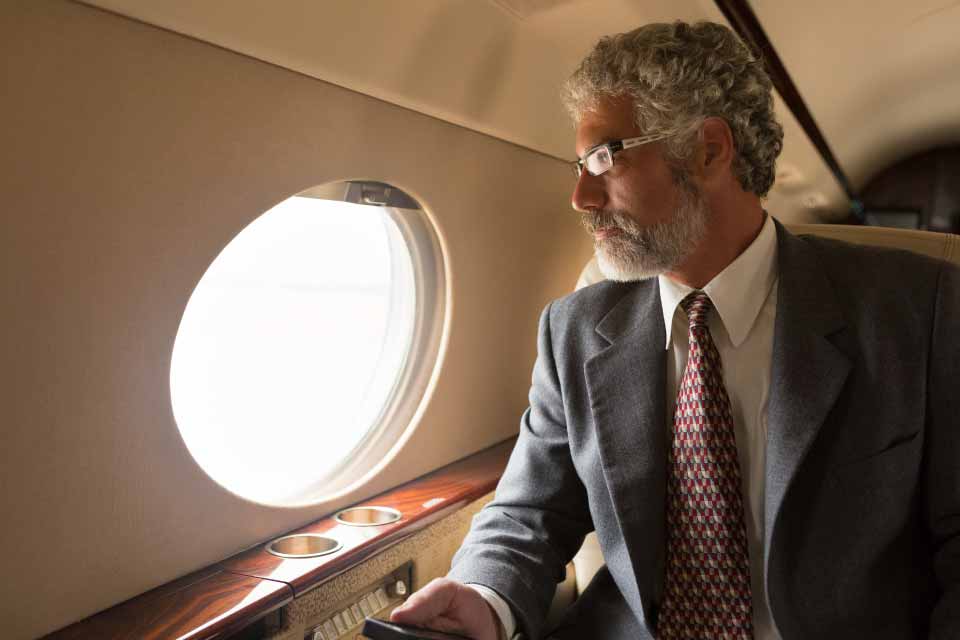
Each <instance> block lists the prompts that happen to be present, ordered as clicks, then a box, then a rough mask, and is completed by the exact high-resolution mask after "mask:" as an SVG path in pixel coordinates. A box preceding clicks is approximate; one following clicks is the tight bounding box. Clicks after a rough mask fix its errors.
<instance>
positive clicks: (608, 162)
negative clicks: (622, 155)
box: [570, 133, 668, 178]
mask: <svg viewBox="0 0 960 640" xmlns="http://www.w3.org/2000/svg"><path fill="white" fill-rule="evenodd" d="M666 137H668V134H663V133H660V134H654V135H649V136H640V137H639V138H624V139H623V140H611V141H610V142H604V143H603V144H598V145H597V146H595V147H592V148H590V149H589V150H588V151H587V152H586V153H585V154H583V157H582V158H580V159H579V160H575V161H573V162H571V163H570V165H571V168H572V169H573V173H574V174H575V175H576V176H577V177H578V178H579V177H580V176H581V174H583V171H584V169H586V171H587V173H589V174H590V175H592V176H598V175H600V174H601V173H604V172H606V171H609V170H610V168H611V167H612V166H613V154H615V153H617V152H618V151H623V150H624V149H629V148H631V147H638V146H640V145H641V144H648V143H650V142H656V141H657V140H663V139H664V138H666Z"/></svg>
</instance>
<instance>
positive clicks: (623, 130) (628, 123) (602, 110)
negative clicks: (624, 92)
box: [575, 96, 638, 156]
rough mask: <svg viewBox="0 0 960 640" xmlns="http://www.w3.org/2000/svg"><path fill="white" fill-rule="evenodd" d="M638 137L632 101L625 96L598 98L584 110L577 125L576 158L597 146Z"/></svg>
mask: <svg viewBox="0 0 960 640" xmlns="http://www.w3.org/2000/svg"><path fill="white" fill-rule="evenodd" d="M634 135H638V128H637V125H636V122H635V120H634V105H633V99H632V98H630V97H626V96H617V97H604V98H600V99H599V100H598V101H597V103H596V104H595V105H593V106H592V107H591V108H590V109H586V110H584V112H583V115H582V116H581V117H580V121H579V122H578V123H577V134H576V141H575V142H576V153H577V155H578V156H580V155H582V154H583V152H585V151H586V150H588V149H590V148H591V147H594V146H596V145H598V144H602V143H604V142H608V141H609V140H618V139H621V138H629V137H631V136H634Z"/></svg>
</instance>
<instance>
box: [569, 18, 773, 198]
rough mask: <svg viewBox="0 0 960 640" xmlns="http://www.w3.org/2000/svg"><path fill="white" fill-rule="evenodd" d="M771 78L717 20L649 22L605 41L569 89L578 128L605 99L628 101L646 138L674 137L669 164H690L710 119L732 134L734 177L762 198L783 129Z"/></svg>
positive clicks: (669, 144) (668, 153) (668, 152)
mask: <svg viewBox="0 0 960 640" xmlns="http://www.w3.org/2000/svg"><path fill="white" fill-rule="evenodd" d="M771 88H772V84H771V82H770V77H769V76H768V75H767V73H766V71H764V69H763V65H762V64H761V62H760V61H759V60H757V58H756V57H755V56H754V55H753V54H752V53H751V52H750V50H749V49H748V48H747V46H746V45H745V44H744V43H743V42H742V41H741V40H740V39H739V38H738V37H737V36H736V35H735V34H734V33H733V32H732V31H731V30H730V29H728V28H727V27H725V26H723V25H720V24H714V23H711V22H698V23H696V24H693V25H690V24H687V23H685V22H680V21H677V22H674V23H673V24H648V25H645V26H643V27H640V28H639V29H635V30H633V31H630V32H628V33H620V34H617V35H612V36H606V37H604V38H601V39H600V41H599V42H598V43H597V45H596V46H595V47H594V48H593V51H591V52H590V54H589V55H588V56H587V57H586V58H585V59H584V60H583V62H581V63H580V66H579V67H578V68H577V70H576V71H575V72H574V73H573V75H572V76H571V77H570V79H569V80H568V81H567V82H566V84H565V85H564V90H563V99H564V106H565V107H566V108H567V111H568V112H569V113H570V116H571V117H572V118H573V120H574V122H579V121H580V118H581V117H582V116H583V113H584V112H585V111H589V110H591V109H593V108H596V106H597V103H598V102H599V100H600V99H602V98H605V97H619V96H630V97H632V98H633V101H634V105H635V113H636V116H635V119H636V123H637V126H638V127H640V129H641V130H642V131H643V132H644V134H645V135H646V134H664V135H668V136H670V137H668V138H667V139H666V141H665V146H666V156H667V159H668V160H670V161H672V162H673V163H674V164H675V165H677V166H682V165H684V164H686V162H687V161H689V159H690V157H691V156H692V154H693V151H694V149H695V146H694V144H693V142H694V139H695V138H697V136H698V135H699V134H700V125H701V124H702V123H703V121H704V119H705V118H708V117H711V116H718V117H721V118H723V119H724V120H726V121H727V123H728V124H729V125H730V129H731V131H732V132H733V141H734V144H735V146H736V155H735V157H734V160H733V173H734V175H735V176H736V177H737V180H738V181H739V182H740V185H741V186H742V187H743V189H744V190H745V191H751V192H753V193H755V194H757V195H758V196H760V197H763V196H765V195H766V194H767V192H768V191H769V190H770V187H771V186H773V180H774V173H775V166H776V160H777V156H778V155H780V150H781V149H782V148H783V128H782V127H781V126H780V123H778V122H777V120H776V117H775V116H774V113H773V96H772V95H771Z"/></svg>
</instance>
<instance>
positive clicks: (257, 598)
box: [45, 438, 516, 640]
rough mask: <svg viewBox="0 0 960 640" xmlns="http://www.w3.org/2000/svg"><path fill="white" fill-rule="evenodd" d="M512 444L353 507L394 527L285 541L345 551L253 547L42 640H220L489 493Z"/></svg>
mask: <svg viewBox="0 0 960 640" xmlns="http://www.w3.org/2000/svg"><path fill="white" fill-rule="evenodd" d="M515 441H516V439H515V438H510V439H509V440H506V441H504V442H501V443H500V444H497V445H494V446H493V447H490V448H489V449H485V450H483V451H481V452H479V453H476V454H474V455H472V456H468V457H467V458H464V459H462V460H460V461H458V462H454V463H453V464H450V465H447V466H446V467H443V468H441V469H438V470H437V471H434V472H432V473H429V474H427V475H425V476H423V477H421V478H417V479H416V480H412V481H410V482H408V483H406V484H404V485H401V486H399V487H397V488H395V489H391V490H389V491H386V492H384V493H382V494H380V495H377V496H374V497H373V498H371V499H369V500H365V501H363V502H361V503H358V504H357V505H353V506H361V505H377V506H383V507H390V508H393V509H396V510H397V511H399V512H400V514H401V519H400V520H399V521H398V522H395V523H392V524H387V525H381V526H369V527H351V526H347V525H343V524H340V523H338V522H336V520H334V517H333V514H330V515H329V516H326V517H324V518H321V519H319V520H317V521H315V522H313V523H311V524H309V525H307V526H305V527H303V528H301V529H297V530H295V531H291V532H289V533H288V534H285V535H290V534H294V533H322V534H324V535H329V536H332V537H335V538H337V539H338V540H339V541H340V542H341V543H342V544H343V547H342V548H341V549H340V550H339V551H337V552H336V553H332V554H329V555H326V556H320V557H317V558H305V559H287V558H280V557H277V556H274V555H272V554H270V553H268V552H267V551H266V550H265V549H264V547H265V544H262V545H258V546H257V547H255V548H253V549H249V550H247V551H245V552H243V553H240V554H237V555H236V556H234V557H232V558H229V559H227V560H225V561H224V562H220V563H217V564H215V565H212V566H210V567H207V568H205V569H202V570H200V571H197V572H194V573H192V574H189V575H187V576H184V577H182V578H178V579H177V580H174V581H172V582H169V583H167V584H165V585H162V586H160V587H157V588H156V589H153V590H151V591H148V592H146V593H144V594H142V595H139V596H137V597H135V598H132V599H130V600H127V601H126V602H123V603H121V604H118V605H116V606H114V607H112V608H110V609H107V610H105V611H102V612H100V613H98V614H96V615H93V616H91V617H89V618H86V619H85V620H81V621H80V622H77V623H75V624H72V625H70V626H69V627H66V628H64V629H61V630H59V631H56V632H54V633H52V634H49V635H47V636H45V638H46V639H49V640H73V639H75V638H125V639H126V638H129V639H130V640H133V639H138V640H140V639H154V638H181V639H183V640H201V639H209V638H224V637H225V636H227V635H229V634H231V633H234V632H236V631H239V630H240V629H243V628H244V627H246V626H248V625H250V624H252V623H253V622H256V621H257V620H259V619H260V618H262V617H263V616H265V615H267V614H268V613H270V612H271V611H274V610H276V609H278V608H279V607H282V606H283V605H285V604H287V603H289V602H290V601H291V600H293V598H295V597H297V596H299V595H302V594H304V593H306V592H307V591H309V590H310V589H313V588H314V587H317V586H319V585H320V584H321V583H323V582H325V581H327V580H329V579H330V578H333V577H334V576H336V575H338V574H340V573H342V572H344V571H346V570H348V569H350V568H352V567H355V566H357V565H358V564H360V563H361V562H363V561H364V560H365V559H367V558H369V557H370V556H372V555H374V554H376V553H378V552H380V551H383V550H384V549H386V548H387V547H389V546H391V545H393V544H396V543H397V542H399V541H400V540H403V539H404V538H407V537H408V536H410V535H413V534H414V533H416V532H417V531H420V530H422V529H424V528H425V527H427V526H428V525H430V524H432V523H434V522H436V521H438V520H440V519H442V518H444V517H446V516H448V515H451V514H452V513H454V512H455V511H457V510H458V509H461V508H462V507H464V506H465V505H467V504H469V503H471V502H473V501H474V500H477V499H478V498H480V497H482V496H484V495H486V494H487V493H489V492H490V491H492V490H493V489H494V488H495V487H496V484H497V482H498V481H499V479H500V476H501V474H502V473H503V469H504V467H505V466H506V463H507V459H508V458H509V456H510V452H511V451H512V450H513V445H514V442H515ZM277 537H280V536H277Z"/></svg>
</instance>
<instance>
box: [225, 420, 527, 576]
mask: <svg viewBox="0 0 960 640" xmlns="http://www.w3.org/2000/svg"><path fill="white" fill-rule="evenodd" d="M514 442H515V439H514V438H511V439H510V440H507V441H505V442H502V443H500V444H498V445H496V446H493V447H490V448H489V449H485V450H484V451H481V452H480V453H477V454H475V455H473V456H470V457H468V458H465V459H463V460H460V461H459V462H455V463H453V464H451V465H448V466H446V467H443V468H441V469H438V470H437V471H434V472H433V473H430V474H428V475H426V476H423V477H421V478H418V479H416V480H413V481H411V482H408V483H407V484H405V485H401V486H400V487H397V488H396V489H392V490H390V491H387V492H385V493H382V494H380V495H378V496H375V497H373V498H371V499H369V500H365V501H364V502H363V503H361V504H365V505H371V506H378V507H390V508H392V509H396V510H397V511H399V512H400V514H401V518H400V520H399V521H397V522H394V523H390V524H384V525H379V526H364V527H357V526H349V525H344V524H340V523H338V522H337V521H336V520H334V518H333V516H332V515H331V516H330V517H327V518H322V519H320V520H318V521H316V522H314V523H312V524H310V525H308V526H306V527H303V528H302V529H297V530H296V531H291V532H290V534H294V533H319V534H323V535H327V536H330V537H332V538H335V539H336V540H338V541H339V542H341V543H342V544H343V547H342V548H341V549H340V550H339V551H337V552H335V553H331V554H329V555H325V556H318V557H315V558H279V557H277V556H274V555H272V554H270V553H268V552H267V551H266V550H265V549H264V546H263V545H261V546H259V547H256V548H254V549H250V550H248V551H245V552H243V553H241V554H238V555H237V556H234V557H233V558H230V559H228V560H226V561H225V562H223V563H222V564H221V566H222V567H223V568H224V569H226V570H228V571H233V572H236V573H240V574H244V575H248V576H251V577H256V578H264V579H270V580H279V581H281V582H284V583H287V584H289V585H290V586H291V587H292V588H293V590H294V594H295V595H301V594H303V593H304V592H306V591H309V590H310V589H311V588H313V587H315V586H317V585H318V584H320V583H321V582H323V581H325V580H328V579H330V578H332V577H333V576H335V575H337V574H338V573H341V572H343V571H346V570H347V569H349V568H350V567H353V566H356V565H357V564H359V563H360V562H362V561H363V560H364V559H365V558H368V557H370V556H371V555H373V554H375V553H377V552H379V551H382V550H383V549H385V548H386V547H388V546H390V545H391V544H394V543H396V542H398V541H399V540H402V539H403V538H405V537H407V536H409V535H411V534H413V533H415V532H417V531H419V530H421V529H423V528H424V527H426V526H428V525H429V524H431V523H433V522H436V521H437V520H440V519H441V518H443V517H445V516H447V515H450V514H451V513H453V512H455V511H456V510H457V509H460V508H461V507H463V506H464V505H466V504H469V503H470V502H473V501H474V500H476V499H477V498H480V497H481V496H483V495H485V494H487V493H489V492H490V491H492V490H493V489H494V488H495V487H496V485H497V481H498V480H499V479H500V475H501V474H502V473H503V469H504V467H505V466H506V464H507V459H508V458H509V456H510V452H511V451H512V450H513V444H514ZM288 535H289V534H288Z"/></svg>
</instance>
